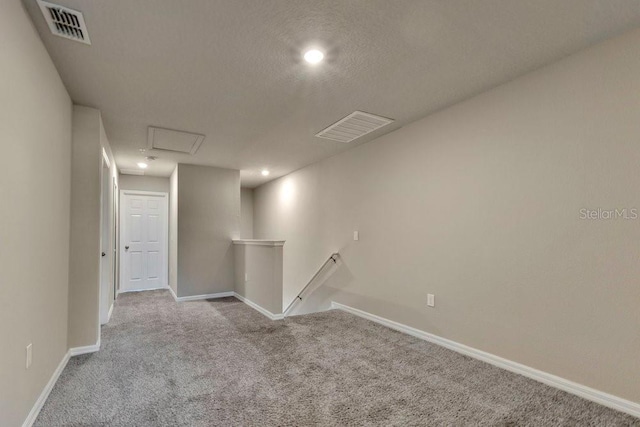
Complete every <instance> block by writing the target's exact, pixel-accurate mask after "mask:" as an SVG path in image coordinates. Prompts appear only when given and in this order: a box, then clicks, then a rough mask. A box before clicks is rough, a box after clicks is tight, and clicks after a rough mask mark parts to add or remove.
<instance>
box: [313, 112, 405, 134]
mask: <svg viewBox="0 0 640 427" xmlns="http://www.w3.org/2000/svg"><path fill="white" fill-rule="evenodd" d="M389 123H393V120H392V119H388V118H386V117H381V116H376V115H373V114H370V113H365V112H363V111H354V112H353V113H351V114H349V115H348V116H347V117H345V118H343V119H341V120H338V121H337V122H335V123H334V124H332V125H331V126H329V127H328V128H326V129H324V130H321V131H320V132H318V133H317V134H316V136H317V137H319V138H326V139H331V140H333V141H338V142H351V141H353V140H354V139H357V138H360V137H361V136H365V135H366V134H368V133H371V132H373V131H374V130H378V129H380V128H381V127H383V126H386V125H388V124H389Z"/></svg>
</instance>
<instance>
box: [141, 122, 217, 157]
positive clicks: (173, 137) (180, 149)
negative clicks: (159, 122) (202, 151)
mask: <svg viewBox="0 0 640 427" xmlns="http://www.w3.org/2000/svg"><path fill="white" fill-rule="evenodd" d="M202 141H204V135H199V134H197V133H190V132H183V131H180V130H171V129H163V128H157V127H153V126H149V133H148V136H147V148H148V149H149V150H164V151H173V152H174V153H186V154H191V155H193V154H195V153H196V151H198V148H200V144H202Z"/></svg>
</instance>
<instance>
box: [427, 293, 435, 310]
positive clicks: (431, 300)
mask: <svg viewBox="0 0 640 427" xmlns="http://www.w3.org/2000/svg"><path fill="white" fill-rule="evenodd" d="M427 305H428V306H429V307H435V306H436V297H435V295H433V294H427Z"/></svg>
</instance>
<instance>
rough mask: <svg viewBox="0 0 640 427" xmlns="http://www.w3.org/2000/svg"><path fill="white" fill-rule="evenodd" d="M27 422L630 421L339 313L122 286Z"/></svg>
mask: <svg viewBox="0 0 640 427" xmlns="http://www.w3.org/2000/svg"><path fill="white" fill-rule="evenodd" d="M36 425H38V426H80V425H82V426H217V425H219V426H235V425H243V426H309V425H385V426H387V425H402V426H408V425H536V426H547V425H571V426H573V425H591V426H603V425H626V426H628V425H634V426H640V420H638V419H636V418H632V417H630V416H627V415H625V414H622V413H619V412H616V411H613V410H610V409H607V408H605V407H603V406H599V405H597V404H595V403H591V402H588V401H586V400H583V399H580V398H578V397H575V396H572V395H569V394H567V393H564V392H561V391H558V390H555V389H553V388H550V387H547V386H545V385H543V384H540V383H537V382H535V381H532V380H529V379H527V378H524V377H521V376H519V375H515V374H512V373H509V372H507V371H504V370H501V369H498V368H495V367H493V366H491V365H487V364H485V363H482V362H479V361H476V360H474V359H471V358H468V357H465V356H462V355H459V354H457V353H455V352H452V351H450V350H446V349H444V348H441V347H438V346H435V345H433V344H429V343H427V342H424V341H421V340H418V339H416V338H413V337H410V336H408V335H404V334H401V333H399V332H395V331H392V330H390V329H387V328H385V327H382V326H380V325H377V324H375V323H371V322H369V321H366V320H363V319H360V318H358V317H355V316H352V315H350V314H347V313H344V312H340V311H330V312H324V313H317V314H312V315H306V316H299V317H294V318H289V319H287V320H285V321H275V322H274V321H271V320H269V319H267V318H266V317H264V316H263V315H261V314H260V313H258V312H256V311H255V310H253V309H251V308H250V307H248V306H246V305H245V304H243V303H241V302H240V301H238V300H236V299H235V298H224V299H219V300H210V301H197V302H184V303H176V302H174V301H173V299H172V297H171V296H170V294H169V292H167V291H150V292H142V293H132V294H123V295H121V296H120V297H119V298H118V302H117V304H116V307H115V310H114V313H113V318H112V320H111V322H110V323H109V325H108V326H106V327H105V328H103V330H102V348H101V350H100V352H98V353H94V354H91V355H84V356H78V357H74V358H72V359H71V361H70V362H69V364H68V366H67V368H66V369H65V370H64V372H63V374H62V376H61V377H60V379H59V381H58V383H57V384H56V386H55V388H54V389H53V391H52V393H51V395H50V396H49V399H48V401H47V402H46V404H45V406H44V408H43V409H42V412H41V413H40V416H39V417H38V419H37V421H36Z"/></svg>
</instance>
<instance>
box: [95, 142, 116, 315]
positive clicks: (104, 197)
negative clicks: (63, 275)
mask: <svg viewBox="0 0 640 427" xmlns="http://www.w3.org/2000/svg"><path fill="white" fill-rule="evenodd" d="M100 163H101V167H100V253H98V257H99V260H100V261H99V262H100V268H99V271H100V273H99V280H98V283H99V284H100V285H99V286H98V324H99V325H105V324H107V323H108V322H109V312H110V311H111V307H113V305H110V304H109V289H110V287H111V284H112V283H113V282H114V280H115V277H112V263H113V262H114V259H113V253H112V251H111V244H112V243H111V221H109V220H110V218H109V216H110V214H111V211H112V209H113V207H112V206H110V205H109V202H112V203H113V200H112V199H111V198H110V197H109V192H110V186H111V179H110V178H111V162H110V161H109V156H108V155H107V152H106V150H105V149H104V147H102V156H101V162H100ZM114 197H115V195H114ZM102 252H104V254H105V255H104V256H102ZM105 264H107V265H105ZM105 275H108V277H105ZM114 285H115V284H114Z"/></svg>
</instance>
